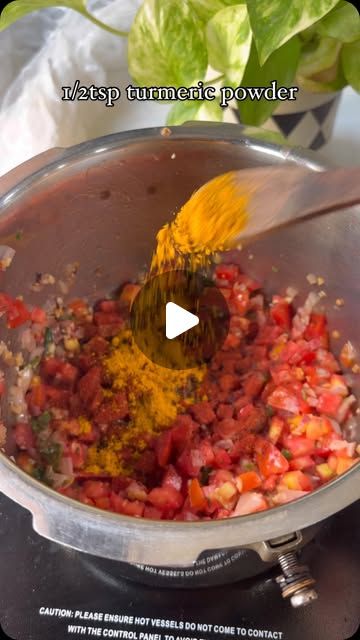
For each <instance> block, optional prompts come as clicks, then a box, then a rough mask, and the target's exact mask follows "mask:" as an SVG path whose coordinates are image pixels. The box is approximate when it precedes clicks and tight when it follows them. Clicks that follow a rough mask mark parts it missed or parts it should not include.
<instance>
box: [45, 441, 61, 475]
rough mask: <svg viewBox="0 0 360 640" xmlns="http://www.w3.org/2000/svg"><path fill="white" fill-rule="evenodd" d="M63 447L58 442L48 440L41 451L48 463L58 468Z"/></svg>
mask: <svg viewBox="0 0 360 640" xmlns="http://www.w3.org/2000/svg"><path fill="white" fill-rule="evenodd" d="M61 452H62V447H61V445H60V444H59V443H58V442H49V441H48V442H47V443H46V444H45V445H43V446H42V447H41V449H40V453H41V455H42V456H43V458H44V459H45V461H46V462H47V464H49V465H51V466H52V467H53V469H56V468H57V467H58V466H59V462H60V457H61Z"/></svg>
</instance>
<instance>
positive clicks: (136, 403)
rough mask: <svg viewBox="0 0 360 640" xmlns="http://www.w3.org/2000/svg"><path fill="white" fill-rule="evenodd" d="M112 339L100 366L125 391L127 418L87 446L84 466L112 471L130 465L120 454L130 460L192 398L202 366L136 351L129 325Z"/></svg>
mask: <svg viewBox="0 0 360 640" xmlns="http://www.w3.org/2000/svg"><path fill="white" fill-rule="evenodd" d="M112 344H113V346H112V350H111V353H110V355H109V356H107V357H106V358H105V359H104V361H103V366H104V369H105V371H106V372H107V374H108V375H109V377H110V379H111V388H112V389H113V390H114V391H120V390H126V393H127V399H128V404H129V418H130V419H129V422H128V423H126V424H124V425H123V426H122V429H121V430H120V429H119V430H118V432H117V434H116V436H112V437H110V439H109V440H107V441H106V442H105V443H102V445H101V446H100V447H99V446H96V445H94V446H92V447H90V449H89V451H88V456H87V467H86V470H87V471H91V472H92V473H101V472H105V473H109V474H111V475H113V476H116V475H119V474H121V473H128V472H129V471H130V470H131V469H130V468H129V466H128V464H129V463H128V462H127V461H126V460H124V458H123V455H122V454H123V453H124V452H126V450H128V451H129V450H130V452H131V456H130V457H131V458H132V459H135V458H136V456H137V455H138V454H139V453H141V452H142V451H144V449H146V447H147V445H148V443H149V441H150V440H151V438H152V437H153V436H155V435H157V434H158V433H160V432H161V431H162V430H163V429H164V428H166V427H169V426H170V425H171V423H172V422H173V421H174V420H175V418H176V415H177V414H178V413H180V412H183V411H185V408H186V406H187V405H189V404H192V403H193V402H195V400H196V399H197V398H196V396H197V391H198V387H199V385H200V382H201V381H202V379H203V378H204V376H205V373H206V367H204V366H202V367H198V368H194V369H188V370H185V371H184V370H171V369H165V368H164V367H161V366H158V365H156V364H155V363H154V362H152V361H151V360H149V359H148V358H147V357H146V356H145V355H144V354H143V353H142V351H140V349H139V348H138V347H137V345H136V343H135V342H134V339H133V337H132V334H131V331H130V330H128V329H124V330H122V331H121V332H120V333H119V334H118V336H117V337H116V338H115V339H113V342H112ZM130 464H131V463H130Z"/></svg>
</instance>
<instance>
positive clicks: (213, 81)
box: [204, 73, 225, 87]
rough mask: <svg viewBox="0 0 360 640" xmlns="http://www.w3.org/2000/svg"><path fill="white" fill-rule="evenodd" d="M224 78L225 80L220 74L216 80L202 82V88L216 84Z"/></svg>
mask: <svg viewBox="0 0 360 640" xmlns="http://www.w3.org/2000/svg"><path fill="white" fill-rule="evenodd" d="M224 78H225V76H224V74H223V73H222V74H221V76H217V77H216V78H213V79H212V80H206V82H204V87H207V86H209V84H216V83H217V82H220V81H221V80H223V79H224Z"/></svg>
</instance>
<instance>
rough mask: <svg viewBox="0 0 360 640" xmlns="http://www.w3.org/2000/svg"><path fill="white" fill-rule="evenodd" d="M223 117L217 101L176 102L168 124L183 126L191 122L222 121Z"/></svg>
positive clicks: (169, 115)
mask: <svg viewBox="0 0 360 640" xmlns="http://www.w3.org/2000/svg"><path fill="white" fill-rule="evenodd" d="M222 116H223V110H222V109H221V107H220V104H219V102H218V100H216V99H215V100H212V101H210V102H209V101H207V100H205V101H201V100H185V101H184V102H176V103H175V104H174V106H173V107H172V108H171V109H170V112H169V114H168V117H167V124H168V125H177V124H183V123H184V122H188V121H189V120H210V121H214V120H217V121H221V120H222Z"/></svg>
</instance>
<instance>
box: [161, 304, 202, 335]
mask: <svg viewBox="0 0 360 640" xmlns="http://www.w3.org/2000/svg"><path fill="white" fill-rule="evenodd" d="M198 324H199V318H198V316H195V315H194V314H193V313H190V311H186V309H183V307H179V305H178V304H175V302H168V303H167V305H166V323H165V334H166V337H167V338H168V339H169V340H173V339H174V338H177V337H178V336H181V334H182V333H185V331H189V330H190V329H192V328H193V327H196V325H198Z"/></svg>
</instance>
